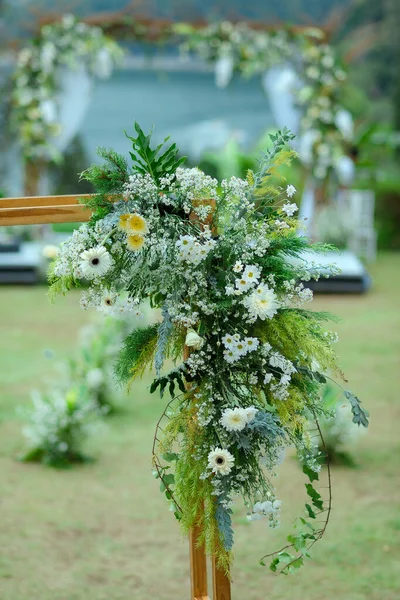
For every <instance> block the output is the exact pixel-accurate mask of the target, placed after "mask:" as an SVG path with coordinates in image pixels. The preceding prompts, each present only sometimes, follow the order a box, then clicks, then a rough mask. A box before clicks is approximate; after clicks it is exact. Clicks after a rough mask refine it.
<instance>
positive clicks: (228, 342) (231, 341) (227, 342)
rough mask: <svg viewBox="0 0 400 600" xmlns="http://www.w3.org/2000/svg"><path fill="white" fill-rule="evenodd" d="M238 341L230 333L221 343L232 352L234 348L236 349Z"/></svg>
mask: <svg viewBox="0 0 400 600" xmlns="http://www.w3.org/2000/svg"><path fill="white" fill-rule="evenodd" d="M236 341H237V340H236V337H235V336H233V335H230V334H229V333H227V334H225V335H224V337H223V338H222V339H221V342H222V343H223V345H224V346H225V348H228V349H229V350H232V348H234V347H235V344H236Z"/></svg>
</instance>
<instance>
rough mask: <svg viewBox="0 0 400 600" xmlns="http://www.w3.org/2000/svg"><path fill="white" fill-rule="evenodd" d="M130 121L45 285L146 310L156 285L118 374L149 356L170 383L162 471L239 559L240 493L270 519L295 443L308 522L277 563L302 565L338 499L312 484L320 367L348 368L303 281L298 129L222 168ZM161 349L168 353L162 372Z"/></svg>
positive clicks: (173, 498)
mask: <svg viewBox="0 0 400 600" xmlns="http://www.w3.org/2000/svg"><path fill="white" fill-rule="evenodd" d="M135 130H136V134H135V136H133V137H130V138H129V139H130V140H131V142H132V152H131V153H130V156H131V158H132V165H131V166H128V163H127V161H126V159H125V158H124V157H122V156H120V155H118V154H116V153H115V152H113V151H112V150H109V151H108V150H105V149H101V150H100V151H99V155H100V156H101V157H102V158H103V159H104V160H105V163H104V164H103V165H102V166H97V165H95V166H91V167H90V168H89V169H87V170H86V171H85V172H84V173H83V174H82V177H83V178H85V179H87V180H89V181H90V182H92V183H93V184H94V186H95V189H96V190H97V193H96V195H94V196H93V197H91V198H90V199H89V200H85V202H86V203H87V204H88V206H89V207H90V208H91V209H92V211H93V216H92V219H91V221H90V222H89V223H88V224H87V225H82V226H81V227H80V228H79V229H78V230H76V231H75V232H74V233H73V235H72V237H71V239H70V240H69V241H67V242H66V243H64V244H63V246H62V247H61V251H60V253H59V255H58V256H57V257H56V259H55V261H54V262H53V263H52V266H51V271H50V283H51V287H50V292H51V296H54V295H56V294H57V293H65V292H66V291H67V290H69V289H70V288H71V287H79V286H81V285H82V284H83V283H85V284H86V286H85V288H84V289H83V292H82V297H81V305H82V308H84V309H87V308H89V307H93V308H96V309H97V310H100V311H101V312H104V313H106V314H125V313H131V312H133V313H136V314H139V313H140V310H141V309H140V306H141V303H142V302H143V301H145V300H149V301H150V303H151V306H153V307H156V308H158V309H160V310H161V315H162V320H161V322H160V323H156V324H152V325H149V326H147V327H146V326H143V327H142V328H139V329H135V330H134V331H132V333H130V334H129V335H128V337H127V338H126V340H125V342H124V344H123V348H122V351H121V353H120V356H119V359H118V361H117V365H116V376H117V378H118V379H119V381H121V382H127V383H128V384H129V383H131V382H132V381H133V380H134V379H135V378H136V377H138V376H140V375H142V374H143V372H144V370H145V369H146V368H147V367H154V368H155V372H156V378H155V379H154V381H153V383H152V385H151V389H150V391H151V392H154V391H155V390H157V389H160V391H161V395H163V394H164V393H165V391H168V392H169V394H170V396H171V398H170V400H169V402H168V404H167V406H166V408H165V410H164V412H163V415H162V418H161V419H160V423H162V427H161V426H160V424H159V425H158V426H157V430H156V434H155V440H154V453H153V463H154V468H155V472H156V474H157V476H158V477H160V479H161V485H162V490H163V491H165V494H166V496H167V498H168V500H169V502H170V503H171V506H172V509H173V511H174V513H175V515H176V517H177V518H178V519H179V520H180V522H181V524H182V526H183V528H184V530H185V531H188V530H189V529H190V528H192V527H193V526H196V527H197V528H198V529H199V530H200V531H201V535H200V539H199V541H200V543H202V544H204V545H205V548H206V551H207V552H208V553H209V554H213V555H215V556H216V558H217V561H218V564H219V566H220V568H224V569H226V570H227V571H228V570H229V565H230V562H231V558H232V552H231V551H232V546H233V530H232V525H231V513H232V503H233V501H234V500H235V499H236V498H237V497H239V496H241V497H242V498H243V499H244V502H245V505H246V507H247V515H248V518H249V520H251V521H252V520H258V519H261V518H265V519H266V520H267V521H268V522H269V524H270V525H271V526H272V527H275V526H276V525H277V524H278V522H279V511H280V501H279V500H278V498H277V497H276V494H275V489H274V486H273V483H272V478H271V475H272V474H273V473H274V470H275V468H276V467H277V465H279V463H280V462H281V461H282V459H283V456H284V452H285V448H287V447H293V446H294V447H295V448H296V449H297V451H298V453H299V455H300V456H301V461H302V464H303V465H304V467H303V470H304V473H305V474H306V476H307V477H308V480H309V481H308V482H307V483H306V492H307V496H308V501H307V503H306V512H305V515H304V516H302V517H300V520H299V524H300V525H304V527H303V529H302V528H301V527H300V528H297V529H296V532H295V534H293V535H291V536H289V538H288V544H287V546H285V548H284V549H282V550H281V551H279V552H278V553H275V556H274V558H273V560H272V563H271V565H270V566H271V568H272V570H274V571H277V570H279V571H281V570H286V571H290V570H293V569H295V568H297V567H299V566H300V565H301V564H302V563H303V557H304V556H307V555H308V548H309V547H310V546H311V545H312V544H313V543H315V541H317V540H318V539H319V538H320V537H321V535H322V533H323V531H324V528H325V527H324V526H323V527H321V526H320V521H319V519H318V514H319V513H320V512H324V511H325V510H326V512H324V514H325V515H327V519H328V518H329V510H330V500H329V505H328V507H327V509H325V508H324V504H323V499H322V497H321V495H320V494H319V492H318V491H317V490H316V489H315V487H314V485H315V484H314V482H315V481H317V480H318V473H319V471H320V468H321V464H320V463H321V461H320V460H319V457H318V454H317V455H316V454H315V449H314V445H315V442H314V441H313V436H312V434H311V433H310V424H311V423H315V422H316V423H318V416H319V415H321V414H323V413H324V406H323V404H322V402H321V386H322V384H323V383H324V382H326V373H327V372H331V373H336V374H337V375H338V376H339V377H340V376H341V372H340V369H339V367H338V366H337V363H336V357H335V352H334V350H333V347H332V344H333V342H335V341H336V335H335V334H334V333H332V332H330V331H326V330H325V329H324V322H325V321H326V320H327V319H328V318H329V317H328V315H327V314H325V313H318V312H312V311H306V310H304V309H303V308H302V304H303V303H304V302H309V301H310V300H311V299H312V294H311V292H310V291H309V290H308V289H307V288H306V287H305V286H304V284H303V283H302V280H307V279H310V278H311V277H318V276H319V274H318V268H317V266H316V265H313V266H310V265H309V264H304V266H301V267H299V266H298V265H299V261H294V260H293V258H295V257H298V256H299V255H300V253H301V252H302V251H303V250H304V249H310V248H311V249H312V248H313V246H311V245H310V243H309V241H308V240H307V239H306V238H305V237H304V236H301V235H299V234H298V221H297V219H296V217H295V213H296V210H297V206H296V204H294V203H293V202H292V201H291V198H292V196H293V195H294V194H295V191H296V190H295V188H294V187H293V186H292V185H290V184H288V183H287V182H283V181H282V180H280V178H279V165H281V164H283V163H287V162H290V160H291V158H292V157H293V156H294V155H295V153H294V152H293V151H292V150H291V149H290V148H289V147H288V143H289V142H290V140H291V139H292V135H291V134H290V133H289V132H288V131H286V130H284V131H282V132H279V133H277V134H276V135H273V136H271V139H272V147H271V149H270V150H269V151H268V152H267V153H266V154H264V155H263V156H262V158H261V160H260V170H259V172H258V173H254V172H252V171H249V172H248V174H247V178H246V179H239V178H236V177H233V178H231V179H230V180H223V181H221V182H218V181H216V180H215V179H213V178H211V177H209V176H207V175H206V174H204V173H203V172H201V171H200V170H199V169H197V168H194V169H185V168H183V167H182V163H183V160H184V159H182V158H181V159H179V158H178V150H177V148H176V145H175V144H172V145H170V146H169V147H166V146H164V145H163V144H160V145H159V146H157V147H156V148H153V147H152V146H151V138H150V135H145V134H144V133H143V131H142V130H141V129H140V127H139V125H138V124H135ZM128 137H129V136H128ZM318 249H321V246H318ZM166 359H169V360H170V361H172V362H173V363H174V364H175V366H174V367H173V368H172V369H171V370H169V371H167V372H166V371H165V370H164V369H163V367H164V364H165V361H166ZM168 364H169V365H170V364H171V363H168ZM345 394H346V396H347V398H348V399H349V401H350V405H351V408H352V412H353V420H354V422H356V423H357V424H361V425H364V426H367V424H368V419H367V413H366V412H365V411H364V410H363V409H362V408H361V406H360V402H359V400H358V399H357V398H356V397H355V396H354V395H352V394H351V393H350V392H348V391H345ZM261 562H262V564H264V560H261Z"/></svg>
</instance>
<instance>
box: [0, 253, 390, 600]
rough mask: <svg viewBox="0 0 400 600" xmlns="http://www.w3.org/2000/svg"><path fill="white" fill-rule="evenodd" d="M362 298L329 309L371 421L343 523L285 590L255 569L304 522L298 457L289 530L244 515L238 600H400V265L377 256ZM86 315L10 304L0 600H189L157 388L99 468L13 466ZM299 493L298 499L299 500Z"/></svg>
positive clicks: (17, 292)
mask: <svg viewBox="0 0 400 600" xmlns="http://www.w3.org/2000/svg"><path fill="white" fill-rule="evenodd" d="M371 272H372V275H373V278H374V286H373V289H372V291H371V292H370V293H369V294H367V295H365V296H340V297H339V296H319V297H317V299H316V302H315V308H318V309H324V310H330V311H332V312H335V313H337V314H338V315H339V316H340V317H341V319H342V320H341V322H340V323H339V325H338V326H337V327H336V329H337V331H338V332H339V335H340V342H339V345H338V352H339V356H340V361H341V364H342V366H343V368H344V370H345V372H346V375H347V377H348V379H349V387H350V388H351V389H352V390H353V391H354V392H355V393H356V394H357V395H359V396H360V398H361V399H362V401H363V403H364V405H365V406H366V407H367V408H368V410H369V411H370V413H371V427H370V429H369V431H368V433H367V434H366V435H364V436H362V438H361V440H360V442H359V444H358V446H357V448H358V450H357V454H356V461H357V464H358V468H356V469H348V468H344V467H339V468H335V469H334V471H333V486H334V488H333V502H334V509H333V512H332V522H331V525H330V528H329V529H328V531H327V533H326V537H325V539H324V540H323V541H322V542H321V543H320V544H319V545H316V546H315V547H314V548H315V549H314V551H313V561H312V562H311V561H310V562H309V563H308V564H307V566H306V567H305V568H303V570H302V571H301V572H300V573H299V574H297V575H295V576H292V577H284V576H282V577H276V576H274V575H273V574H271V573H270V572H269V571H268V570H267V569H266V568H265V567H261V566H259V564H258V559H259V557H260V556H261V555H263V554H265V553H266V552H270V551H272V550H274V549H277V548H279V547H280V546H281V545H283V544H282V541H283V535H284V532H285V531H287V530H288V528H289V527H290V522H291V519H293V518H294V517H295V516H296V515H297V514H299V513H300V512H301V511H302V506H303V503H302V501H303V498H302V497H300V496H301V495H300V494H298V493H297V490H299V489H301V486H302V481H303V477H302V474H301V471H300V469H299V467H298V465H297V464H296V462H295V461H294V459H293V458H291V457H289V458H288V459H287V461H286V463H285V464H284V465H283V467H282V468H281V470H280V475H279V477H278V479H277V482H276V483H277V487H278V494H279V496H280V497H281V498H282V499H283V511H282V513H283V514H282V528H281V529H280V530H277V531H270V530H269V529H267V528H266V527H265V525H264V523H263V522H261V523H262V524H261V525H260V522H255V523H247V521H246V519H245V517H244V516H243V515H244V513H243V511H241V512H240V511H239V510H237V511H236V514H235V531H236V546H235V547H236V550H235V567H234V570H233V578H234V584H233V600H235V599H236V598H241V599H243V600H278V599H279V600H285V599H290V600H303V599H307V600H339V599H340V600H395V599H396V598H398V597H399V591H398V590H399V588H400V512H399V491H400V489H399V488H400V485H399V484H400V477H399V468H398V463H399V458H398V457H399V451H400V442H399V434H398V423H399V421H400V400H399V395H398V386H397V382H398V373H399V357H400V300H399V298H400V256H399V255H395V254H386V255H382V256H380V258H379V260H378V262H377V263H376V264H375V265H374V266H373V267H372V268H371ZM87 320H88V315H87V314H86V313H84V312H83V311H81V310H80V309H79V307H78V298H77V295H76V294H71V295H69V296H68V297H67V298H62V299H60V300H59V301H58V302H57V304H56V305H55V306H50V305H49V304H48V301H47V299H46V296H45V288H43V287H35V288H26V287H6V288H3V289H1V291H0V324H1V331H2V335H1V337H0V356H1V372H0V382H1V387H2V396H1V398H0V473H1V475H0V511H1V518H0V543H1V551H0V598H1V600H128V599H132V600H148V598H157V600H172V599H174V600H175V599H176V600H181V599H182V600H184V599H186V598H189V579H188V552H187V541H186V540H185V539H183V538H182V537H181V536H180V533H179V528H178V527H177V525H176V523H175V521H174V517H173V515H172V513H169V512H168V506H167V505H166V504H165V500H164V498H163V496H162V495H161V494H160V493H159V492H158V484H157V482H156V480H154V479H153V477H152V476H151V460H150V455H151V444H152V438H153V430H154V426H155V422H156V419H157V416H158V415H159V413H160V412H161V411H162V406H163V402H162V400H160V399H159V398H158V397H157V396H156V395H154V396H150V395H149V393H148V390H147V382H142V383H140V384H138V385H136V387H134V388H133V389H132V392H131V393H130V395H129V397H127V398H125V400H124V407H125V408H124V410H123V411H122V412H121V413H119V414H117V415H115V416H113V417H111V418H109V420H108V422H107V423H108V424H107V429H106V430H105V431H103V432H102V433H101V434H99V436H98V437H96V438H95V439H94V440H93V441H92V442H91V444H90V448H89V451H90V453H91V454H93V455H94V456H95V457H96V462H94V463H92V464H88V465H84V466H80V467H76V468H74V469H70V470H64V471H57V470H53V469H51V468H46V467H44V466H41V465H32V464H29V465H27V464H22V463H19V462H17V461H16V458H17V457H18V455H19V453H20V452H21V451H22V450H23V448H24V441H23V438H22V435H21V417H20V416H18V414H17V413H16V409H17V407H18V406H20V405H24V404H26V403H28V402H29V393H30V390H31V389H32V388H35V387H36V388H39V389H40V388H42V386H43V383H42V381H43V378H44V377H48V376H50V375H51V371H52V365H51V363H50V362H49V360H48V358H46V357H45V353H44V350H45V349H46V348H51V349H52V350H53V351H54V352H55V353H56V355H57V356H58V357H59V358H61V357H64V356H68V355H70V356H71V355H73V352H74V344H75V343H76V338H77V332H78V329H79V328H80V327H81V326H82V325H83V324H85V323H86V322H87ZM295 490H296V491H295Z"/></svg>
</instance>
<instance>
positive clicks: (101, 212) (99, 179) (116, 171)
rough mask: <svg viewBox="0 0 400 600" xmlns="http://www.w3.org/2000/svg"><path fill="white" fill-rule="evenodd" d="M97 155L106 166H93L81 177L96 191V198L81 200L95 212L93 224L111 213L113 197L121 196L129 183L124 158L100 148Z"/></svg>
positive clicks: (126, 164)
mask: <svg viewBox="0 0 400 600" xmlns="http://www.w3.org/2000/svg"><path fill="white" fill-rule="evenodd" d="M97 154H98V156H100V158H102V159H103V160H104V161H105V162H104V164H103V165H91V166H90V167H88V168H87V169H86V170H85V171H83V172H82V173H81V175H80V179H81V180H85V181H89V182H90V183H91V184H92V185H93V187H94V189H95V190H96V194H95V195H94V196H92V197H89V198H82V200H81V201H82V204H85V206H87V207H88V208H89V209H90V210H91V211H92V212H93V217H92V222H95V221H97V220H99V219H102V218H104V217H105V216H106V215H107V214H108V213H109V212H111V210H112V199H113V197H114V196H117V197H120V196H121V189H122V188H123V186H124V184H125V183H126V182H127V181H128V163H127V161H126V159H125V157H124V156H122V155H121V154H118V152H115V151H114V150H110V149H107V148H98V149H97Z"/></svg>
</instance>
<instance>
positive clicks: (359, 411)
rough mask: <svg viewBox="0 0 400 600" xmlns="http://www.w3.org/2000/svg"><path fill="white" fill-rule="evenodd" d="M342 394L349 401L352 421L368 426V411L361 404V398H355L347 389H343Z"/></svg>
mask: <svg viewBox="0 0 400 600" xmlns="http://www.w3.org/2000/svg"><path fill="white" fill-rule="evenodd" d="M344 395H345V396H346V398H347V400H348V401H349V402H350V406H351V412H352V413H353V423H355V424H356V425H358V426H360V425H362V426H363V427H368V425H369V420H368V417H369V413H368V411H366V410H365V409H364V408H362V406H361V400H359V399H358V398H357V396H355V395H354V394H353V393H352V392H350V391H349V390H345V391H344Z"/></svg>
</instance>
